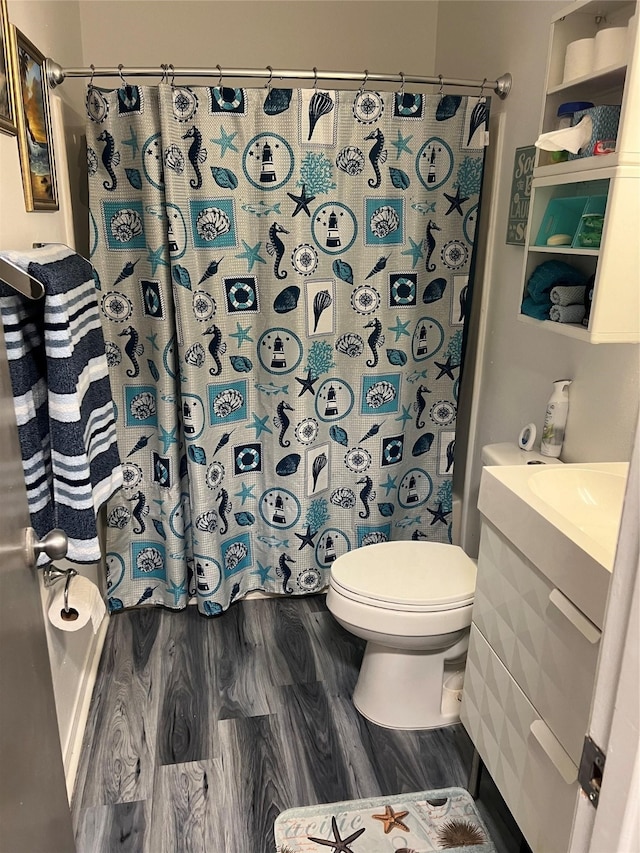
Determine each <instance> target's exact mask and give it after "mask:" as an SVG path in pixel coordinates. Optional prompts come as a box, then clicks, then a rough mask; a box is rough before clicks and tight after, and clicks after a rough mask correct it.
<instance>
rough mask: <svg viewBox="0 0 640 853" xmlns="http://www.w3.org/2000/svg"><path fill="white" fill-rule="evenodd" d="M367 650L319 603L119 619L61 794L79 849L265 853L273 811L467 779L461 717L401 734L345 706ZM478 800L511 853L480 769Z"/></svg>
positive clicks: (270, 851) (505, 819) (512, 839)
mask: <svg viewBox="0 0 640 853" xmlns="http://www.w3.org/2000/svg"><path fill="white" fill-rule="evenodd" d="M363 650H364V643H363V642H362V641H361V640H359V639H358V638H356V637H353V636H352V635H351V634H348V633H347V632H346V631H344V630H343V629H342V628H341V627H340V626H339V625H338V624H337V623H336V622H335V620H334V619H333V617H332V616H331V614H330V613H329V612H328V611H327V609H326V607H325V605H324V596H313V597H308V598H296V599H291V598H279V599H268V600H252V601H244V602H239V603H237V604H235V605H233V606H232V607H231V609H230V610H229V611H228V612H227V613H225V614H223V615H222V616H221V617H218V618H213V619H211V618H206V617H203V616H200V615H199V613H198V612H197V610H196V608H194V607H189V608H187V609H186V610H184V611H182V612H179V613H172V612H168V611H164V610H162V609H151V608H149V609H140V610H132V611H128V612H125V613H121V614H117V615H116V616H114V617H113V618H112V619H111V623H110V625H109V630H108V633H107V639H106V643H105V647H104V651H103V654H102V659H101V662H100V668H99V672H98V678H97V682H96V686H95V690H94V694H93V699H92V704H91V709H90V713H89V724H88V726H87V731H86V734H85V740H84V744H83V749H82V756H81V759H80V767H79V770H78V778H77V783H76V790H75V796H74V800H73V803H72V812H73V818H74V826H75V831H76V845H77V851H78V853H112V851H123V853H124V851H126V853H274V851H275V844H274V840H273V823H274V821H275V819H276V817H277V815H278V814H279V813H280V812H281V811H283V810H284V809H288V808H293V807H295V806H302V805H312V804H315V803H329V802H335V801H340V800H351V799H359V798H361V797H374V796H380V795H392V794H399V793H406V792H411V791H424V790H429V789H434V788H443V787H450V786H461V787H464V786H465V784H466V780H467V775H468V770H469V766H470V762H471V753H472V745H471V742H470V741H469V738H468V737H467V735H466V733H465V731H464V729H463V727H462V726H460V725H457V726H448V727H446V728H442V729H436V730H431V731H423V732H397V731H391V730H389V729H385V728H381V727H379V726H376V725H373V724H372V723H369V722H368V721H367V720H365V719H364V718H363V717H362V716H360V714H358V712H357V711H356V710H355V708H354V707H353V704H352V702H351V694H352V691H353V688H354V685H355V682H356V679H357V676H358V669H359V666H360V662H361V659H362V653H363ZM399 701H401V698H400V700H399ZM478 807H479V809H480V812H481V814H482V816H483V818H484V820H485V822H486V823H487V825H488V827H489V829H490V832H491V834H492V837H493V840H494V843H495V844H496V847H497V849H498V853H517V851H519V849H520V842H521V836H520V833H519V832H518V830H517V827H516V826H515V824H514V822H513V820H512V818H511V816H510V815H509V813H508V811H507V809H506V807H505V805H504V803H503V801H502V799H501V798H500V795H499V794H498V792H497V790H496V788H495V786H494V785H493V782H492V781H491V778H490V777H489V775H488V773H486V772H485V773H483V775H482V781H481V787H480V798H479V800H478Z"/></svg>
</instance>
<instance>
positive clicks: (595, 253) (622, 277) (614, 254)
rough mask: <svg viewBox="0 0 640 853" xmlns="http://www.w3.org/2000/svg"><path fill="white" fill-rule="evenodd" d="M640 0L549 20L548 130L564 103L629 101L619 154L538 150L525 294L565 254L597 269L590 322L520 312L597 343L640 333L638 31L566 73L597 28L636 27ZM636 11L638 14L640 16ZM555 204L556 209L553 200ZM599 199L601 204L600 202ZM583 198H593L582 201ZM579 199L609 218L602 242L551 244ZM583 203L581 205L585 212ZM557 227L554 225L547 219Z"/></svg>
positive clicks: (568, 11)
mask: <svg viewBox="0 0 640 853" xmlns="http://www.w3.org/2000/svg"><path fill="white" fill-rule="evenodd" d="M637 8H638V3H637V2H635V0H580V2H576V3H572V4H571V5H570V6H568V7H567V8H565V9H563V10H562V11H560V12H559V13H558V14H557V15H556V16H555V17H554V19H553V21H552V24H551V36H550V46H549V58H548V65H547V76H546V90H545V96H544V103H543V108H542V117H541V121H540V133H546V132H548V131H550V130H553V129H554V128H555V125H556V121H557V110H558V107H559V106H560V105H561V104H563V103H569V102H576V101H589V102H591V103H593V104H595V106H603V105H612V104H615V105H621V107H622V110H621V114H620V124H619V128H618V135H617V141H616V148H615V151H614V152H613V153H609V154H601V155H597V156H590V157H579V158H577V159H570V160H568V161H566V162H560V163H554V162H552V158H551V155H550V154H549V152H546V151H538V152H537V156H536V167H535V169H534V173H533V181H532V187H531V198H530V206H529V224H528V229H527V237H526V245H525V253H524V268H523V295H526V293H527V282H528V281H529V278H530V277H531V274H532V273H533V271H534V270H535V269H536V267H538V266H539V265H540V264H542V263H544V262H545V261H552V260H560V261H564V262H565V263H568V264H571V265H572V266H574V267H576V268H577V269H579V270H580V271H581V272H582V273H583V274H584V275H585V277H587V278H588V277H589V276H591V275H595V282H594V289H593V301H592V304H591V311H590V315H589V322H588V325H587V326H584V325H582V323H570V324H569V323H557V322H552V321H551V320H538V319H534V318H532V317H529V316H527V315H525V314H522V313H520V314H519V320H520V321H521V322H523V323H527V324H528V325H531V326H534V327H537V328H541V329H545V330H547V331H550V332H553V333H555V334H560V335H565V336H569V337H573V338H576V339H578V340H583V341H586V342H590V343H635V342H638V341H640V253H639V250H638V228H639V223H640V37H639V35H638V27H637V25H635V26H634V25H633V24H631V26H629V31H628V39H627V44H626V50H625V51H624V52H623V54H621V55H619V56H616V57H615V59H614V60H613V61H612V62H611V63H610V64H607V65H606V66H601V67H598V68H595V69H594V70H593V71H591V72H590V73H587V74H584V75H582V76H580V77H577V78H574V79H570V80H565V79H564V70H565V69H564V60H565V53H566V49H567V45H569V44H570V43H571V42H574V41H577V40H580V39H587V38H593V37H595V36H596V34H597V33H598V32H599V30H601V29H603V28H606V27H610V26H614V27H615V26H618V27H625V26H628V25H629V21H630V19H631V18H632V17H633V15H634V13H637ZM636 17H637V16H636ZM550 203H553V205H554V206H553V207H550ZM592 203H593V205H592ZM582 204H585V205H586V206H585V207H584V208H582V207H581V205H582ZM567 207H575V208H576V210H577V211H578V212H577V214H576V215H577V216H579V213H580V210H582V209H584V211H585V212H586V211H591V212H593V211H597V212H602V210H603V208H604V226H603V231H602V237H601V241H600V245H599V247H598V248H589V247H582V246H580V245H579V240H578V238H577V236H576V237H575V238H574V241H573V243H572V245H570V246H549V245H547V243H546V239H545V237H546V236H547V232H546V230H545V229H544V228H542V229H541V225H542V224H543V223H547V222H552V221H554V222H555V223H556V225H555V226H554V227H553V228H552V230H551V231H550V232H549V233H553V234H556V233H564V232H565V231H566V230H567V228H568V229H569V231H570V232H571V235H574V234H577V230H578V222H579V219H578V220H577V221H576V222H572V224H570V225H567V224H566V222H565V225H564V227H563V226H562V225H560V224H558V223H561V222H562V220H563V216H562V213H561V211H562V210H563V209H564V210H566V209H567ZM578 208H580V210H578ZM549 227H550V228H551V225H550V226H549Z"/></svg>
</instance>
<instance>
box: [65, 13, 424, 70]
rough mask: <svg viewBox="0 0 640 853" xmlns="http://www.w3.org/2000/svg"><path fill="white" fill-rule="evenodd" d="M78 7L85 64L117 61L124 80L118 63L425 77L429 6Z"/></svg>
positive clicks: (114, 62)
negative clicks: (364, 71)
mask: <svg viewBox="0 0 640 853" xmlns="http://www.w3.org/2000/svg"><path fill="white" fill-rule="evenodd" d="M80 7H81V21H82V41H83V50H84V60H85V63H86V64H91V63H93V64H94V65H96V66H99V65H100V64H104V65H111V66H113V65H117V64H118V63H120V62H121V63H122V64H123V65H124V66H125V76H126V67H127V66H128V65H129V66H131V65H153V66H156V67H159V66H160V63H163V62H165V63H169V62H171V63H173V65H175V66H179V65H182V66H186V67H198V66H199V67H202V66H204V67H215V65H216V64H219V65H220V66H221V67H222V68H223V69H224V68H225V67H226V68H232V67H235V68H240V67H241V68H265V67H266V66H267V65H271V66H272V67H273V68H296V69H297V68H305V69H309V70H310V69H311V68H313V66H316V67H317V68H318V69H325V70H330V69H334V70H335V69H337V70H342V71H354V72H355V71H363V70H364V69H365V68H368V69H369V70H370V71H387V72H390V73H393V74H397V73H398V72H399V71H400V70H402V71H404V72H406V73H408V72H410V71H412V72H413V73H414V74H425V75H430V74H432V73H433V67H434V65H433V63H434V57H435V40H436V29H437V18H438V3H437V2H433V0H421V2H417V3H416V2H410V0H409V2H407V0H383V2H377V0H296V1H295V2H286V0H226V2H224V0H178V2H175V0H173V2H172V0H160V2H157V0H127V2H126V3H124V2H111V0H88V1H87V2H82V0H81V3H80ZM125 7H126V11H125ZM120 10H122V11H121V12H120Z"/></svg>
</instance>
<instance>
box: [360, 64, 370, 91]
mask: <svg viewBox="0 0 640 853" xmlns="http://www.w3.org/2000/svg"><path fill="white" fill-rule="evenodd" d="M368 79H369V72H368V71H367V69H366V68H365V69H364V80H363V81H362V85H361V86H360V94H362V93H363V92H364V87H365V86H366V85H367V80H368Z"/></svg>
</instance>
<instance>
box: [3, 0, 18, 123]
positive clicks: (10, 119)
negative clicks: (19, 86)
mask: <svg viewBox="0 0 640 853" xmlns="http://www.w3.org/2000/svg"><path fill="white" fill-rule="evenodd" d="M0 131H2V132H3V133H8V134H10V135H11V136H15V135H16V133H17V132H18V129H17V127H16V121H15V108H14V100H13V83H12V63H11V31H10V28H9V14H8V12H7V0H0Z"/></svg>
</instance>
